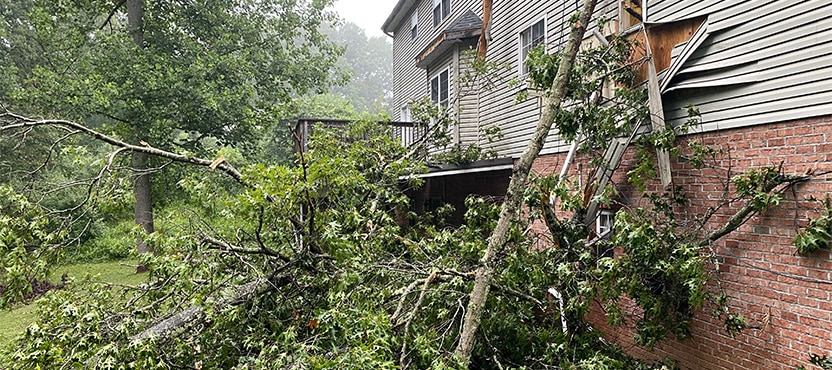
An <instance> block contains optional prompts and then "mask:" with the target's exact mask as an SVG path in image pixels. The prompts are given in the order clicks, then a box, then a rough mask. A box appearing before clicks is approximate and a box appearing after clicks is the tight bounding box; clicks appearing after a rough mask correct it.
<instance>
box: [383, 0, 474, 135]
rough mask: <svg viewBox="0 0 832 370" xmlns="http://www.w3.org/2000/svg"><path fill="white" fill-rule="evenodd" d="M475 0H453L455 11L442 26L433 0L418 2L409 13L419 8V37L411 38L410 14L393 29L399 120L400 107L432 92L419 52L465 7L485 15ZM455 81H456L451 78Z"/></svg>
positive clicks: (394, 98) (395, 96)
mask: <svg viewBox="0 0 832 370" xmlns="http://www.w3.org/2000/svg"><path fill="white" fill-rule="evenodd" d="M475 4H479V2H477V1H475V0H457V1H454V0H451V13H450V14H449V15H448V17H447V18H445V19H444V20H443V21H442V23H441V24H439V26H437V27H434V26H433V1H432V0H421V1H418V2H417V5H416V8H415V9H410V10H408V14H412V13H413V12H414V11H415V12H418V14H419V15H418V17H419V23H418V26H417V30H418V32H417V37H416V39H415V40H412V39H411V38H410V15H408V16H407V17H406V18H405V19H404V21H402V23H401V25H399V28H398V29H396V31H394V32H393V102H394V105H395V109H393V111H394V113H393V116H394V117H393V118H394V120H398V119H399V118H400V117H399V114H400V108H401V107H404V106H406V105H407V102H408V101H410V100H415V99H420V98H423V97H425V96H428V93H429V91H428V81H429V80H428V75H427V72H426V71H425V70H424V69H421V68H419V67H416V56H417V55H418V53H420V52H421V51H422V50H423V49H424V48H425V47H426V46H428V44H430V43H431V42H432V41H433V40H434V39H436V37H437V36H438V35H439V34H440V33H441V31H442V30H443V29H444V28H445V27H447V26H448V25H449V24H451V23H452V22H453V21H454V20H455V19H457V18H458V17H459V16H461V15H462V14H463V13H465V11H467V10H469V9H472V10H474V12H475V13H477V14H478V15H479V16H482V9H481V7H480V6H474V5H475ZM451 83H452V84H453V81H451Z"/></svg>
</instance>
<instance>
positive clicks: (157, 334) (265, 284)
mask: <svg viewBox="0 0 832 370" xmlns="http://www.w3.org/2000/svg"><path fill="white" fill-rule="evenodd" d="M291 281H292V280H291V277H290V275H281V276H274V275H273V276H272V277H263V278H260V279H257V280H255V281H252V282H250V283H247V284H243V285H239V286H236V287H233V288H231V291H230V292H228V293H227V294H226V295H225V296H223V297H222V298H219V299H218V300H217V301H216V302H215V304H214V309H215V310H217V311H220V310H223V309H225V308H228V307H232V306H236V305H239V304H242V303H245V302H247V301H248V300H250V299H252V298H254V297H257V296H260V295H262V294H265V293H268V292H271V291H273V290H275V289H277V288H280V287H282V286H285V285H288V284H289V283H290V282H291ZM207 317H208V315H207V312H206V309H205V307H203V306H197V305H194V306H191V307H188V308H186V309H185V310H184V311H181V312H179V313H177V314H175V315H173V316H170V317H168V318H167V319H164V320H162V321H161V322H159V323H158V324H156V325H154V326H152V327H150V328H149V329H147V330H145V331H143V332H141V333H139V334H136V335H134V336H132V337H130V343H134V344H136V343H140V342H142V341H144V340H146V339H149V338H166V337H168V336H170V335H171V334H173V333H176V332H177V331H181V330H183V329H185V328H188V327H192V326H193V325H194V324H197V323H201V322H204V321H205V320H206V319H207Z"/></svg>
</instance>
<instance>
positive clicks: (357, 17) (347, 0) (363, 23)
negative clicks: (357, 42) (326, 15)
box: [335, 0, 397, 37]
mask: <svg viewBox="0 0 832 370" xmlns="http://www.w3.org/2000/svg"><path fill="white" fill-rule="evenodd" d="M396 2H397V0H336V1H335V11H336V12H338V14H341V18H344V19H345V20H346V21H347V22H352V23H355V24H357V25H358V27H361V28H363V29H364V31H366V32H367V36H384V37H387V36H385V35H384V32H381V25H382V24H384V21H385V20H387V16H388V15H390V12H391V11H392V10H393V7H394V6H396Z"/></svg>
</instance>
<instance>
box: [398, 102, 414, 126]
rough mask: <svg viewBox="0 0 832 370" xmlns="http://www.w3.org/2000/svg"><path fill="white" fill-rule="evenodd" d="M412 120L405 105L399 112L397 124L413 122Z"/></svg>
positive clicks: (408, 108)
mask: <svg viewBox="0 0 832 370" xmlns="http://www.w3.org/2000/svg"><path fill="white" fill-rule="evenodd" d="M412 119H413V118H412V117H410V107H409V106H408V105H407V104H405V105H404V106H403V107H401V110H400V111H399V122H413V121H412Z"/></svg>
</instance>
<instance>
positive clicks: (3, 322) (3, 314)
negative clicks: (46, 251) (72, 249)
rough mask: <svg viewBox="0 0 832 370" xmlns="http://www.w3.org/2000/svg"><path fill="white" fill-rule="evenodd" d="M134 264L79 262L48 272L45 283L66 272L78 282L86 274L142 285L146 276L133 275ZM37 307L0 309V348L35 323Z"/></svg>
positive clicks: (96, 279)
mask: <svg viewBox="0 0 832 370" xmlns="http://www.w3.org/2000/svg"><path fill="white" fill-rule="evenodd" d="M134 265H135V261H133V260H125V261H113V262H102V263H82V264H77V265H67V266H60V267H56V268H55V269H53V270H52V275H51V276H50V278H49V280H51V281H52V282H55V283H58V282H60V281H61V276H62V275H63V274H64V273H66V274H67V275H68V276H71V277H73V278H75V279H76V280H80V279H81V278H83V277H84V275H86V274H90V275H93V276H95V275H98V277H97V278H94V279H93V280H95V281H102V282H108V283H114V284H124V285H136V284H139V283H141V282H143V281H144V280H145V279H146V276H147V275H137V274H136V267H135V266H134ZM36 310H37V305H36V304H35V303H30V304H26V305H19V306H17V307H14V308H13V309H11V310H0V347H5V346H6V344H7V343H8V342H9V341H11V340H12V339H14V337H16V336H17V335H19V334H21V333H23V332H24V331H26V328H28V327H29V325H31V324H32V323H33V322H35V319H36V318H37V317H36V314H35V311H36Z"/></svg>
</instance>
